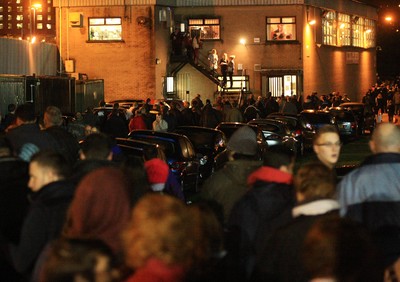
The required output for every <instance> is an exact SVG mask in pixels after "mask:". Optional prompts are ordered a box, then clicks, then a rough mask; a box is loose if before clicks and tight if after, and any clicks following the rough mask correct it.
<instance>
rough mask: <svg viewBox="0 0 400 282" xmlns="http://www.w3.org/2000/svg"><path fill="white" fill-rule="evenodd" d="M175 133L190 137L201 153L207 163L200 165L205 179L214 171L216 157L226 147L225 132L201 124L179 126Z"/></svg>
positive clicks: (201, 177)
mask: <svg viewBox="0 0 400 282" xmlns="http://www.w3.org/2000/svg"><path fill="white" fill-rule="evenodd" d="M174 132H175V133H179V134H183V135H185V136H187V137H188V138H189V140H190V141H191V142H192V144H193V145H194V147H195V149H196V152H197V153H200V154H201V155H202V156H204V157H203V158H204V159H205V161H206V163H205V164H204V165H203V166H201V167H200V180H205V179H206V178H208V177H209V176H210V175H211V174H212V173H213V171H214V158H215V156H216V155H217V154H218V153H220V152H222V151H223V150H224V149H225V147H226V138H225V134H224V133H223V132H222V131H220V130H217V129H213V128H208V127H201V126H179V127H178V128H176V129H175V131H174Z"/></svg>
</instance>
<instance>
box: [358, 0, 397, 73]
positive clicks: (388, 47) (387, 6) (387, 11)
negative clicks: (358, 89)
mask: <svg viewBox="0 0 400 282" xmlns="http://www.w3.org/2000/svg"><path fill="white" fill-rule="evenodd" d="M360 2H364V3H367V4H371V5H374V6H377V7H378V8H379V9H378V14H379V19H378V23H377V40H376V41H377V42H376V43H377V44H376V45H377V70H378V74H379V76H380V77H381V78H391V77H393V76H396V75H400V64H399V61H400V7H399V5H400V0H361V1H360ZM388 15H390V16H391V17H392V18H393V20H392V22H390V23H389V22H386V21H385V17H386V16H388Z"/></svg>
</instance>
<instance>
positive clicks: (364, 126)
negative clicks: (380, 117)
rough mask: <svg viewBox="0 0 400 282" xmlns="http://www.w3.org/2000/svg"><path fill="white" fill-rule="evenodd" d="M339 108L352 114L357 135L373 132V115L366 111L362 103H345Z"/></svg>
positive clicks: (374, 121)
mask: <svg viewBox="0 0 400 282" xmlns="http://www.w3.org/2000/svg"><path fill="white" fill-rule="evenodd" d="M339 106H340V107H341V108H344V109H347V110H350V111H352V112H353V114H354V116H355V117H356V120H357V124H358V134H360V135H361V134H366V133H372V132H373V131H374V129H375V126H376V120H375V115H374V113H372V112H370V111H368V110H367V107H366V106H365V104H364V103H357V102H347V103H342V104H340V105H339Z"/></svg>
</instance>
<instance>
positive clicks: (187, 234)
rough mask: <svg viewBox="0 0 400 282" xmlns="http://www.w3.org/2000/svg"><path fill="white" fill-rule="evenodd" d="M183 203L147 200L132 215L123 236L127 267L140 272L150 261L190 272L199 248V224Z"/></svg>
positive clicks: (162, 197) (158, 198)
mask: <svg viewBox="0 0 400 282" xmlns="http://www.w3.org/2000/svg"><path fill="white" fill-rule="evenodd" d="M191 215H192V213H191V212H190V211H189V208H188V207H187V206H185V204H184V203H183V202H182V201H180V200H179V199H176V198H173V197H171V196H167V195H161V194H149V195H146V196H144V197H143V198H142V199H141V200H139V202H138V203H137V204H136V206H135V207H134V209H133V211H132V218H131V220H130V222H129V224H128V226H127V228H126V229H125V232H124V233H123V235H122V237H123V242H124V249H125V253H126V259H125V261H126V264H127V265H128V266H130V267H133V268H140V267H142V266H143V265H145V264H146V262H147V260H148V259H150V258H157V259H159V260H161V261H162V262H164V263H165V264H167V265H176V264H178V265H181V266H183V267H184V268H185V269H189V268H190V267H191V266H192V264H193V261H194V260H195V256H196V254H195V253H196V251H195V249H196V248H197V247H196V245H197V244H198V242H196V241H197V239H198V238H199V235H196V233H197V232H198V229H196V227H195V226H196V222H197V220H193V217H192V216H191Z"/></svg>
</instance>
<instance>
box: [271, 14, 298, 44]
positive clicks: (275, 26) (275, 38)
mask: <svg viewBox="0 0 400 282" xmlns="http://www.w3.org/2000/svg"><path fill="white" fill-rule="evenodd" d="M288 20H292V21H288ZM265 21H266V25H265V27H266V42H268V43H272V42H273V43H278V42H280V43H282V42H293V41H297V21H296V17H295V16H280V17H266V19H265ZM280 26H282V31H285V30H288V28H287V27H289V26H291V28H290V29H289V30H291V31H292V32H290V33H289V35H285V33H284V32H282V33H281V34H278V30H279V28H280ZM288 36H290V37H289V38H288ZM285 37H286V38H285Z"/></svg>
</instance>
